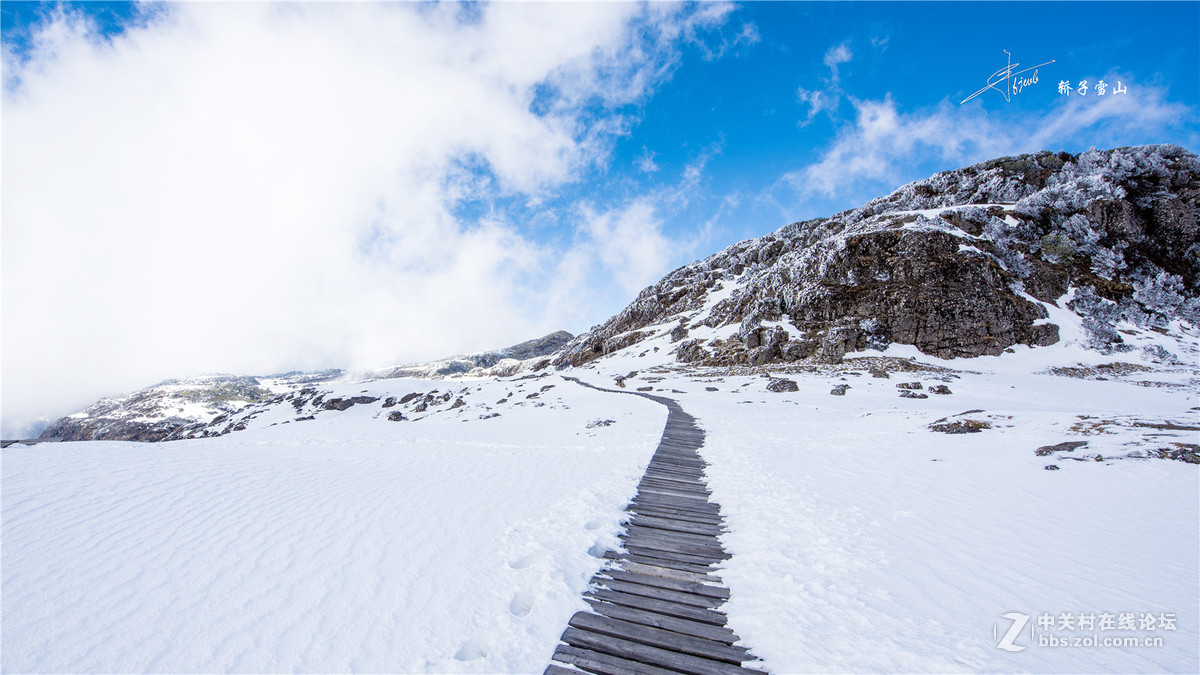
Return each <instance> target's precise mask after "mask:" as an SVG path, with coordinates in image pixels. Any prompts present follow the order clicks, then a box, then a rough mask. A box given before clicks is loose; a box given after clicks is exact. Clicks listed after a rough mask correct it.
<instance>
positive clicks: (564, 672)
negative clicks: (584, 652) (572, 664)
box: [542, 663, 582, 675]
mask: <svg viewBox="0 0 1200 675" xmlns="http://www.w3.org/2000/svg"><path fill="white" fill-rule="evenodd" d="M580 672H582V671H579V670H576V669H574V668H563V667H562V666H559V665H555V664H553V663H551V664H550V665H548V666H546V670H545V671H543V672H542V675H579V673H580Z"/></svg>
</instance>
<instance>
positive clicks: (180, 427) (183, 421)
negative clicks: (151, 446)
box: [41, 331, 573, 442]
mask: <svg viewBox="0 0 1200 675" xmlns="http://www.w3.org/2000/svg"><path fill="white" fill-rule="evenodd" d="M572 338H573V336H572V335H571V334H570V333H568V332H566V331H558V332H555V333H551V334H549V335H546V336H543V337H540V338H535V339H533V340H527V341H525V342H521V343H519V344H516V345H512V346H510V347H505V348H503V349H496V350H491V351H487V352H479V353H476V354H468V355H464V356H456V357H450V358H447V359H441V360H438V361H432V362H428V363H421V364H412V365H407V366H394V367H391V368H387V369H383V370H381V371H377V372H373V373H367V374H365V375H361V376H358V377H355V379H356V380H370V379H386V378H414V379H420V378H447V377H456V376H464V375H469V376H479V377H486V376H503V375H508V374H513V373H515V372H517V371H520V370H528V369H531V368H533V367H534V366H536V365H541V367H543V368H544V367H545V366H547V365H549V361H548V360H547V359H546V357H547V356H548V355H550V354H553V353H554V352H555V351H557V350H559V349H560V348H561V347H562V346H563V345H564V344H566V343H567V342H569V341H570V340H571V339H572ZM539 362H544V363H540V364H539ZM346 377H348V374H347V373H346V372H345V371H342V370H326V371H319V372H290V373H283V374H280V375H272V376H267V377H258V376H245V375H202V376H198V377H190V378H184V379H178V380H167V381H165V382H160V383H159V384H156V385H154V386H151V387H147V388H145V389H141V390H139V391H136V392H133V393H131V394H126V395H123V396H116V397H111V398H105V399H101V400H100V401H98V402H96V403H94V404H93V405H91V406H88V407H87V408H86V409H84V410H82V411H80V412H78V413H75V414H73V415H69V416H67V417H64V418H62V419H60V420H58V421H56V422H54V423H53V424H51V425H50V426H49V427H47V428H46V430H45V431H44V432H42V435H41V438H43V439H58V440H64V441H89V440H122V441H145V442H156V441H170V440H178V439H183V438H200V437H205V436H214V435H222V434H227V433H230V432H233V431H240V430H242V429H245V428H246V423H247V422H249V421H250V420H251V419H253V418H254V417H255V416H257V415H259V414H261V413H262V412H263V411H265V410H268V409H270V408H271V407H273V406H279V405H291V406H294V407H295V409H296V411H297V413H300V412H302V411H305V410H307V412H306V413H305V414H306V415H312V414H316V413H318V412H321V411H325V410H335V411H337V410H346V409H348V408H350V407H351V406H354V405H356V404H361V403H364V402H367V401H363V400H360V399H361V397H353V396H351V397H338V396H334V395H332V394H330V393H329V391H328V390H327V388H324V387H322V386H321V385H322V383H329V382H333V381H335V380H341V379H345V378H346ZM373 400H374V399H372V401H371V402H373ZM437 402H440V399H439V401H432V402H426V404H427V405H430V404H436V403H437ZM305 406H308V407H307V408H305Z"/></svg>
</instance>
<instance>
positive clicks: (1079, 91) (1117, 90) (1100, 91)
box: [1058, 80, 1129, 96]
mask: <svg viewBox="0 0 1200 675" xmlns="http://www.w3.org/2000/svg"><path fill="white" fill-rule="evenodd" d="M1109 87H1112V93H1111V94H1109ZM1092 90H1094V91H1095V94H1094V95H1095V96H1104V95H1106V94H1108V95H1110V96H1116V95H1118V94H1128V93H1129V89H1128V88H1127V87H1126V86H1125V83H1124V82H1122V81H1121V80H1117V86H1115V87H1113V86H1112V85H1110V84H1109V83H1107V82H1105V81H1104V80H1100V81H1098V82H1096V85H1095V87H1089V84H1088V81H1087V80H1080V81H1079V82H1078V83H1076V84H1075V86H1073V87H1072V86H1071V81H1070V80H1059V82H1058V93H1059V95H1061V96H1070V95H1071V94H1072V93H1074V94H1075V95H1076V96H1087V95H1088V91H1092Z"/></svg>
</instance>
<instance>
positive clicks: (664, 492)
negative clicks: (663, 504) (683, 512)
mask: <svg viewBox="0 0 1200 675" xmlns="http://www.w3.org/2000/svg"><path fill="white" fill-rule="evenodd" d="M643 494H646V495H661V496H663V497H672V498H674V499H677V500H681V501H691V502H698V503H700V504H707V503H709V502H708V497H707V496H706V495H696V494H692V493H690V492H680V491H679V490H669V489H667V488H664V487H658V486H653V485H645V486H643V485H639V486H638V496H639V497H641V496H642V495H643Z"/></svg>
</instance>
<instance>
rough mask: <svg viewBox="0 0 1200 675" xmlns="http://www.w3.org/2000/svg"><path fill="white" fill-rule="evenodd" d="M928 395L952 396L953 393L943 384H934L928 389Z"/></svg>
mask: <svg viewBox="0 0 1200 675" xmlns="http://www.w3.org/2000/svg"><path fill="white" fill-rule="evenodd" d="M929 393H931V394H941V395H943V396H945V395H946V394H952V393H954V392H952V391H950V387H947V386H946V385H944V384H935V385H933V386H932V387H930V388H929Z"/></svg>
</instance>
